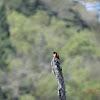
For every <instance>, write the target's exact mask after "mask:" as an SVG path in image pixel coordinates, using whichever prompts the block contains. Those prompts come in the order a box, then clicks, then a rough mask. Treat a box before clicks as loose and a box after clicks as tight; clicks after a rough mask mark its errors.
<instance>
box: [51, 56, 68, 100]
mask: <svg viewBox="0 0 100 100" xmlns="http://www.w3.org/2000/svg"><path fill="white" fill-rule="evenodd" d="M51 67H52V71H53V72H54V74H55V75H56V78H57V81H58V97H59V100H66V91H65V84H64V77H63V74H62V68H61V66H60V61H59V59H57V58H54V57H53V59H52V61H51Z"/></svg>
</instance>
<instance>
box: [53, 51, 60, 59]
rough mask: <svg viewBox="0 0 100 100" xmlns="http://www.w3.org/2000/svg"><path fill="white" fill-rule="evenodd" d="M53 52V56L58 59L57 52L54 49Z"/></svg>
mask: <svg viewBox="0 0 100 100" xmlns="http://www.w3.org/2000/svg"><path fill="white" fill-rule="evenodd" d="M53 54H54V57H55V58H58V59H59V60H60V58H59V54H58V53H57V52H56V51H54V52H53Z"/></svg>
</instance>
